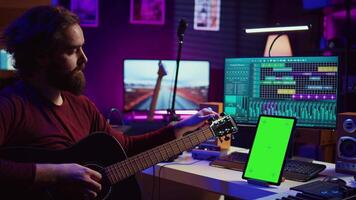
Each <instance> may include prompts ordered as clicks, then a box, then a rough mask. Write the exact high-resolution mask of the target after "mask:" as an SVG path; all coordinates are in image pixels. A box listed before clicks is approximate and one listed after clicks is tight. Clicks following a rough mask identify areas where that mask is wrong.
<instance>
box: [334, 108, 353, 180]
mask: <svg viewBox="0 0 356 200" xmlns="http://www.w3.org/2000/svg"><path fill="white" fill-rule="evenodd" d="M337 121H338V122H337V123H338V124H337V131H336V132H337V140H336V159H335V164H336V166H335V169H336V172H340V173H346V174H352V175H356V113H354V112H346V113H340V114H339V115H338V120H337Z"/></svg>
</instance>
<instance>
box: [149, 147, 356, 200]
mask: <svg viewBox="0 0 356 200" xmlns="http://www.w3.org/2000/svg"><path fill="white" fill-rule="evenodd" d="M230 151H242V152H243V151H245V152H246V150H244V149H240V148H234V147H233V148H231V150H230ZM314 162H316V163H322V164H325V165H326V166H327V168H326V169H325V170H324V171H323V172H322V173H320V176H319V177H318V178H316V179H313V180H311V181H310V182H312V181H315V180H322V179H323V178H324V177H325V176H334V177H339V178H342V179H344V180H345V181H346V182H347V184H348V185H349V186H352V187H356V183H355V181H354V180H353V177H352V176H350V175H346V174H340V173H336V172H335V170H334V169H335V165H334V164H332V163H324V162H318V161H314ZM209 163H210V162H209V161H203V160H194V159H193V158H192V157H191V154H190V153H187V152H184V153H183V155H181V156H180V157H179V158H178V159H176V161H175V162H172V163H159V164H157V165H156V166H155V167H154V168H153V167H151V168H148V169H146V170H144V171H143V173H145V174H148V175H152V174H153V169H154V170H155V176H156V177H160V178H163V179H167V180H170V181H174V182H178V183H182V184H186V185H189V186H194V187H197V188H201V189H204V190H207V191H211V192H215V193H218V194H223V195H227V196H230V197H235V198H242V199H261V200H262V199H273V198H278V197H281V196H286V195H287V194H295V192H294V191H291V190H289V188H290V187H294V186H298V185H301V184H304V183H301V182H296V181H290V180H285V181H284V182H282V183H281V185H280V186H270V187H263V186H256V185H251V184H248V183H247V181H246V180H244V179H242V172H239V171H235V170H229V169H223V168H217V167H211V166H209Z"/></svg>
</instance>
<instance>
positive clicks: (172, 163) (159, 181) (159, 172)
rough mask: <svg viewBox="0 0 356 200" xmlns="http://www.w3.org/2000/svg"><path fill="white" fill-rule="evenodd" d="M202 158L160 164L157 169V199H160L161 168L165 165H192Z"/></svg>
mask: <svg viewBox="0 0 356 200" xmlns="http://www.w3.org/2000/svg"><path fill="white" fill-rule="evenodd" d="M200 161H202V160H197V161H194V162H191V163H177V162H171V163H166V164H163V165H161V166H160V168H159V169H158V200H161V169H163V167H165V166H167V165H194V164H195V163H198V162H200Z"/></svg>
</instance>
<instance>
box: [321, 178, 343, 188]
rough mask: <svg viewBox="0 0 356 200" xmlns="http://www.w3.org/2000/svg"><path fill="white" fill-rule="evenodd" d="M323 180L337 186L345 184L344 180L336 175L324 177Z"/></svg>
mask: <svg viewBox="0 0 356 200" xmlns="http://www.w3.org/2000/svg"><path fill="white" fill-rule="evenodd" d="M324 181H326V182H329V183H335V184H338V185H339V186H345V185H346V181H345V180H343V179H341V178H337V177H326V178H325V179H324Z"/></svg>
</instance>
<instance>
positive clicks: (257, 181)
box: [247, 179, 269, 187]
mask: <svg viewBox="0 0 356 200" xmlns="http://www.w3.org/2000/svg"><path fill="white" fill-rule="evenodd" d="M247 183H248V184H253V185H258V186H263V187H269V184H268V183H267V182H265V181H260V180H255V179H248V180H247Z"/></svg>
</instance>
